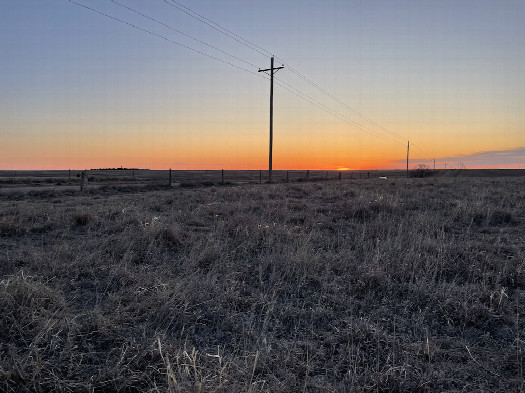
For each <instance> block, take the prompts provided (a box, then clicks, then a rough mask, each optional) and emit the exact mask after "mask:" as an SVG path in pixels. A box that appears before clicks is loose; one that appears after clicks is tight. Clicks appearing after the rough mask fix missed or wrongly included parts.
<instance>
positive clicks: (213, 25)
mask: <svg viewBox="0 0 525 393" xmlns="http://www.w3.org/2000/svg"><path fill="white" fill-rule="evenodd" d="M163 1H164V2H165V3H166V4H168V5H170V6H172V7H174V8H176V9H178V10H179V11H182V12H184V13H185V14H186V15H189V16H191V17H192V18H194V19H197V20H198V21H200V22H202V23H204V24H205V25H208V26H209V27H211V28H212V29H214V30H216V31H218V32H220V33H221V34H224V35H226V36H228V37H230V38H231V39H232V40H234V41H237V42H238V43H240V44H242V45H245V46H248V47H249V48H250V49H252V50H254V51H255V52H258V53H259V54H261V55H263V56H265V57H267V56H271V53H270V52H268V51H267V50H265V49H264V48H261V47H260V46H258V45H256V44H253V43H251V42H250V41H248V40H247V39H245V38H243V37H241V36H239V35H237V34H235V33H234V32H232V31H230V30H228V29H226V28H225V27H222V26H221V25H219V24H218V23H215V22H214V21H212V20H211V19H208V18H206V17H205V16H202V15H200V14H198V13H197V12H195V11H193V10H192V9H190V8H188V7H186V6H184V5H182V4H180V3H178V2H176V1H174V0H169V1H168V0H163Z"/></svg>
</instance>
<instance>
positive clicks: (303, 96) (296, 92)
mask: <svg viewBox="0 0 525 393" xmlns="http://www.w3.org/2000/svg"><path fill="white" fill-rule="evenodd" d="M68 1H69V2H70V3H72V4H75V5H77V6H79V7H82V8H85V9H88V10H90V11H92V12H95V13H97V14H99V15H102V16H104V17H107V18H109V19H111V20H114V21H117V22H120V23H123V24H125V25H128V26H130V27H133V28H134V29H137V30H139V31H142V32H144V33H147V34H150V35H152V36H155V37H157V38H161V39H163V40H165V41H167V42H169V43H171V44H174V45H177V46H180V47H183V48H185V49H188V50H191V51H193V52H195V53H198V54H200V55H203V56H206V57H208V58H211V59H213V60H216V61H219V62H221V63H224V64H227V65H229V66H232V67H234V68H237V69H239V70H242V71H244V72H247V73H250V74H252V75H256V76H261V77H263V78H264V79H267V80H268V79H270V78H267V77H264V76H263V75H262V74H260V73H256V72H253V71H251V70H248V69H246V68H244V67H241V66H239V65H236V64H234V63H231V62H229V61H226V60H223V59H220V58H218V57H215V56H212V55H209V54H207V53H205V52H202V51H200V50H198V49H195V48H192V47H190V46H188V45H184V44H181V43H180V42H177V41H174V40H172V39H170V38H168V37H166V36H163V35H161V34H157V33H154V32H152V31H150V30H147V29H145V28H142V27H140V26H137V25H135V24H133V23H130V22H127V21H124V20H122V19H119V18H116V17H114V16H112V15H109V14H106V13H104V12H102V11H99V10H97V9H94V8H91V7H88V6H86V5H84V4H80V3H78V2H76V1H74V0H68ZM110 1H112V2H113V3H115V4H118V5H120V6H122V7H124V8H127V9H129V10H130V11H133V12H136V13H137V14H139V15H140V16H142V17H144V18H147V19H149V20H152V21H154V22H156V23H159V24H161V25H163V26H165V27H167V28H169V29H170V30H174V31H176V32H178V33H181V34H183V35H185V36H188V37H191V38H193V39H195V40H197V41H199V42H200V43H203V44H205V45H207V46H209V47H211V48H213V49H216V50H218V51H220V52H222V53H225V54H227V55H228V56H231V57H233V58H235V59H237V60H240V61H243V62H245V63H247V64H250V65H253V64H252V63H250V62H248V61H246V60H244V59H241V58H239V57H237V56H234V55H231V54H229V53H228V52H225V51H222V50H221V49H219V48H216V47H214V46H212V45H209V44H207V43H205V42H204V41H200V40H198V39H196V38H194V37H192V36H190V35H188V34H186V33H183V32H181V31H179V30H178V29H175V28H173V27H172V26H169V25H167V24H165V23H163V22H161V21H158V20H156V19H154V18H151V17H149V16H147V15H145V14H142V13H141V12H139V11H137V10H134V9H132V8H131V7H127V6H125V5H122V4H120V3H118V2H117V1H115V0H110ZM164 1H165V2H167V1H166V0H164ZM232 34H234V33H232ZM295 72H296V73H298V71H295ZM275 83H276V84H277V85H279V86H281V87H282V88H283V89H285V90H287V91H288V92H290V93H292V94H294V95H295V96H297V97H299V98H301V99H303V100H305V101H307V102H309V103H310V104H312V105H314V106H315V107H317V108H319V109H321V110H323V111H324V112H326V113H328V114H331V115H332V116H334V117H336V118H338V119H340V120H342V121H344V122H345V123H347V124H349V125H352V126H354V127H357V128H359V129H361V130H363V131H365V132H367V133H370V134H371V135H373V136H375V137H377V138H385V137H387V136H385V135H381V134H379V133H377V131H375V130H372V129H370V128H368V127H366V126H364V125H362V124H360V123H358V122H356V121H354V120H350V119H348V118H346V117H345V116H344V115H342V114H340V113H338V112H337V111H335V110H332V109H330V108H329V107H328V106H326V105H324V104H322V103H320V102H318V101H316V100H315V99H313V98H312V97H310V96H308V95H307V94H305V93H303V92H302V91H300V90H299V89H297V88H295V87H293V86H291V85H289V84H288V83H286V82H284V81H280V80H277V81H276V82H275ZM321 89H322V88H321ZM390 142H394V143H397V142H396V141H395V140H392V139H391V140H390Z"/></svg>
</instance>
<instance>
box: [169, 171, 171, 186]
mask: <svg viewBox="0 0 525 393" xmlns="http://www.w3.org/2000/svg"><path fill="white" fill-rule="evenodd" d="M169 186H170V188H171V168H170V184H169Z"/></svg>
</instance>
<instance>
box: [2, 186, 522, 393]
mask: <svg viewBox="0 0 525 393" xmlns="http://www.w3.org/2000/svg"><path fill="white" fill-rule="evenodd" d="M132 191H133V192H132ZM524 224H525V178H523V177H513V178H490V177H488V178H459V177H450V178H446V177H441V178H410V179H395V180H391V179H388V180H384V179H377V178H374V179H362V180H359V179H354V180H349V179H348V180H342V181H335V180H334V181H329V182H326V181H319V182H309V183H307V182H301V183H290V184H274V185H267V184H262V185H259V184H250V185H241V186H207V187H192V186H187V187H179V188H172V189H160V188H159V189H156V190H152V191H148V190H144V189H140V190H130V189H123V190H119V189H118V188H111V187H109V188H104V189H92V190H89V189H88V191H87V192H84V193H79V192H77V191H75V192H73V191H67V192H66V191H64V192H58V191H50V192H44V191H41V192H34V191H32V192H25V193H24V192H12V193H8V194H2V195H1V199H0V391H3V392H361V391H370V392H378V391H385V392H387V391H388V392H399V391H420V392H444V391H448V392H463V391H480V392H481V391H485V392H488V391H498V392H509V391H516V392H517V391H523V390H524V389H525V379H524V365H525V364H524V353H523V351H524V347H525V346H524V341H523V340H524V337H525V331H524V326H525V321H524V319H525V271H524V270H525V242H524V241H523V239H524V238H525V228H524Z"/></svg>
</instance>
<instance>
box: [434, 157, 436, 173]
mask: <svg viewBox="0 0 525 393" xmlns="http://www.w3.org/2000/svg"><path fill="white" fill-rule="evenodd" d="M434 170H436V159H435V158H434Z"/></svg>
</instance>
